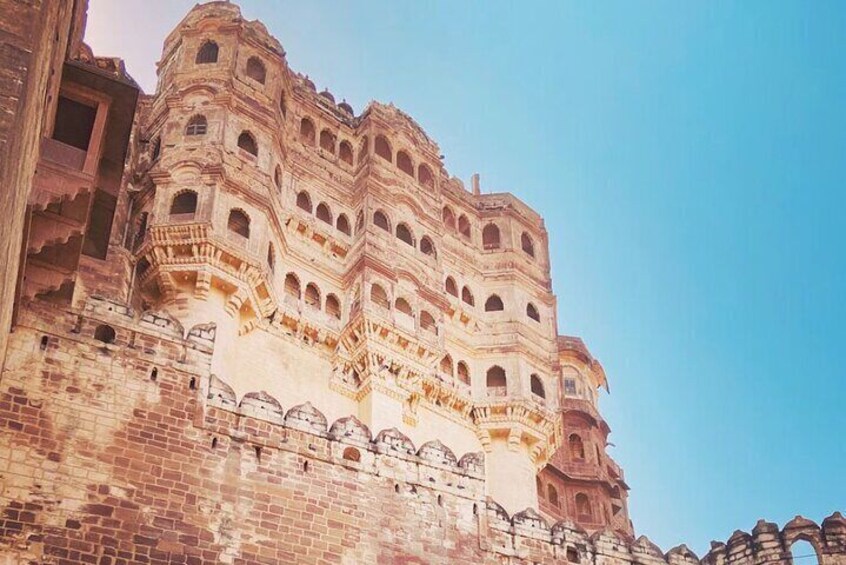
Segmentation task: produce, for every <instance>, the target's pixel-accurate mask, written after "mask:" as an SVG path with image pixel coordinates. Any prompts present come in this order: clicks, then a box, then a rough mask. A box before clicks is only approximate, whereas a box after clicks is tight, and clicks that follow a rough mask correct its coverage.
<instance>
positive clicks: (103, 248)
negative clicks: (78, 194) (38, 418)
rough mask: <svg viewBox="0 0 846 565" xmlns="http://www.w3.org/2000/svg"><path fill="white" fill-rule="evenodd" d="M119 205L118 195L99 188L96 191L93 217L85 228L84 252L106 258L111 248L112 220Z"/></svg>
mask: <svg viewBox="0 0 846 565" xmlns="http://www.w3.org/2000/svg"><path fill="white" fill-rule="evenodd" d="M116 207H117V197H115V196H112V195H111V194H109V193H108V192H106V191H104V190H100V189H99V188H98V189H97V191H96V192H95V193H94V203H93V204H92V205H91V217H90V218H89V219H88V227H87V229H86V230H85V243H84V244H83V245H82V252H83V253H84V254H85V255H88V256H89V257H94V258H95V259H105V258H106V253H107V252H108V250H109V236H110V235H111V232H112V220H113V219H114V215H115V208H116Z"/></svg>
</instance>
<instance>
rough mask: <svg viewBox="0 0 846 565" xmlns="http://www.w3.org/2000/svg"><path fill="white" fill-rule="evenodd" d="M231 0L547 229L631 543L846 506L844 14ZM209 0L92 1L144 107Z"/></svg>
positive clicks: (766, 5) (567, 325)
mask: <svg viewBox="0 0 846 565" xmlns="http://www.w3.org/2000/svg"><path fill="white" fill-rule="evenodd" d="M240 4H241V6H242V9H243V12H244V14H245V16H246V17H248V18H251V19H252V18H258V19H261V20H262V21H263V22H265V24H266V25H267V27H268V29H269V30H270V31H271V32H272V33H273V34H274V35H275V36H276V37H277V38H278V39H279V40H280V41H281V42H282V44H283V45H284V47H285V49H286V50H287V52H288V60H289V62H290V64H291V66H292V67H293V68H294V69H296V70H298V71H301V72H303V73H306V74H308V75H310V77H311V78H312V80H314V82H315V83H316V84H317V86H318V88H319V89H322V88H323V87H325V86H328V87H329V89H330V90H331V91H332V92H333V93H334V94H335V96H336V98H337V99H338V100H340V99H342V98H346V99H347V101H349V102H350V103H351V104H352V105H353V107H354V108H355V109H356V110H357V111H359V110H361V109H362V108H363V107H364V106H365V105H366V103H367V102H368V101H369V100H371V99H378V100H381V101H386V102H394V103H395V104H396V105H397V106H399V107H400V108H402V109H404V110H405V111H407V112H408V113H409V114H411V115H412V116H413V117H414V118H415V119H417V121H418V122H419V123H420V124H421V125H422V126H423V127H424V128H425V129H426V131H427V132H428V133H429V134H430V136H432V137H433V138H434V139H435V140H437V142H438V143H439V144H440V147H441V150H442V152H443V153H444V154H445V156H446V164H447V167H448V169H449V170H450V172H451V173H452V174H454V175H456V176H459V177H461V178H463V179H465V182H467V180H468V179H469V177H470V175H471V174H472V173H474V172H479V173H481V175H482V187H483V190H485V191H503V190H507V191H511V192H513V193H515V194H516V195H518V196H519V197H520V198H522V199H523V200H525V201H526V202H527V203H529V204H530V205H532V206H533V207H534V208H536V209H537V210H538V211H540V213H541V214H542V215H543V216H544V217H545V219H546V223H547V228H548V230H549V235H550V248H551V253H552V264H553V277H554V287H555V292H556V294H557V296H558V301H559V326H560V331H561V332H562V333H567V334H575V335H580V336H583V337H584V339H585V340H586V342H587V343H588V345H589V347H590V348H591V350H592V351H593V353H594V354H595V355H596V356H597V357H598V358H599V359H600V360H601V361H602V362H603V365H604V366H605V368H606V371H607V373H608V375H609V379H610V382H611V391H612V394H611V395H610V396H608V397H606V398H603V400H602V403H603V412H604V413H605V415H606V417H607V419H608V421H609V423H610V425H611V427H612V429H613V433H612V436H611V441H612V442H614V443H615V444H616V447H612V448H610V453H612V454H613V455H614V456H615V457H616V458H617V460H618V461H619V462H620V463H621V464H622V465H623V467H624V468H625V470H626V477H627V479H628V482H629V483H630V485H631V487H632V492H631V497H630V510H631V515H632V518H633V520H634V523H635V528H636V530H637V532H638V533H639V534H640V533H643V534H646V535H648V536H649V537H650V538H651V539H653V540H654V541H655V542H656V543H658V544H659V545H661V547H663V548H664V549H665V550H667V549H669V548H670V547H672V546H674V545H676V544H678V543H682V542H685V543H688V544H689V546H690V547H692V548H693V549H694V550H695V551H697V552H698V553H699V554H700V555H702V554H703V553H704V552H705V551H706V550H707V547H708V542H709V541H710V540H712V539H717V540H725V539H727V538H728V537H729V536H730V535H731V533H732V532H733V531H734V530H735V529H745V530H747V531H748V530H750V529H751V528H752V527H753V526H754V525H755V522H756V520H757V519H758V518H759V517H765V518H767V519H768V520H772V521H776V522H778V523H779V524H784V523H785V522H786V521H788V520H789V519H791V518H792V517H793V516H794V515H796V514H804V515H805V516H807V517H809V518H811V519H814V520H816V521H820V520H822V518H823V517H825V516H827V515H829V514H831V513H832V512H833V511H834V510H838V509H839V510H846V481H845V480H844V475H846V470H844V467H846V442H844V437H843V436H844V430H846V410H844V405H846V375H844V371H843V370H842V366H841V364H840V363H841V361H842V354H841V352H842V351H844V346H843V344H844V341H846V329H845V328H846V324H844V315H846V298H844V296H846V261H845V260H844V259H846V252H844V245H846V228H844V218H846V214H844V209H846V197H845V196H844V193H846V159H844V156H846V109H844V107H845V106H844V100H846V49H844V30H846V5H845V4H843V3H838V2H827V1H820V2H815V3H800V2H795V3H792V2H778V1H768V2H764V1H757V0H756V1H752V0H750V1H746V2H736V3H729V2H724V1H714V2H669V1H667V2H664V1H657V0H656V1H651V2H616V1H604V2H577V3H575V2H574V3H566V2H552V1H551V2H548V3H544V2H534V3H520V5H519V6H518V3H516V2H469V1H468V2H445V1H444V2H388V1H374V2H355V3H354V2H340V1H336V2H329V1H325V0H321V1H314V2H301V3H293V2H270V1H258V0H250V1H246V0H245V1H243V2H241V3H240ZM192 5H193V2H184V1H175V0H174V1H171V0H168V1H167V2H165V1H163V0H121V1H120V2H115V1H109V0H91V7H90V10H89V30H88V39H89V41H90V43H91V44H92V45H93V47H94V48H95V51H96V52H97V53H98V54H102V55H122V56H124V57H125V59H126V60H127V65H128V67H129V70H130V72H131V73H132V74H133V76H135V77H136V78H137V79H138V80H139V81H140V82H142V83H143V86H144V87H145V89H146V90H147V91H148V92H149V91H152V90H153V87H154V80H155V69H154V62H155V61H156V60H158V57H159V55H160V53H161V43H162V40H163V38H164V36H165V35H166V34H167V33H168V32H169V31H170V30H171V29H172V28H173V26H175V24H176V23H177V22H178V21H179V20H180V19H181V17H182V16H183V15H184V14H185V13H186V12H187V10H188V9H189V8H190V7H191V6H192ZM139 30H143V33H139Z"/></svg>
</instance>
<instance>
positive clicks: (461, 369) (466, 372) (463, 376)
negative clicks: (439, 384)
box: [455, 361, 470, 385]
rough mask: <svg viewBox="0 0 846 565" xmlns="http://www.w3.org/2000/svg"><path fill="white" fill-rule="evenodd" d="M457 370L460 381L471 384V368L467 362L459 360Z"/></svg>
mask: <svg viewBox="0 0 846 565" xmlns="http://www.w3.org/2000/svg"><path fill="white" fill-rule="evenodd" d="M455 371H456V374H457V376H458V380H459V381H461V382H462V383H464V384H466V385H469V384H470V369H469V368H468V367H467V363H465V362H464V361H459V362H458V364H457V365H456V367H455Z"/></svg>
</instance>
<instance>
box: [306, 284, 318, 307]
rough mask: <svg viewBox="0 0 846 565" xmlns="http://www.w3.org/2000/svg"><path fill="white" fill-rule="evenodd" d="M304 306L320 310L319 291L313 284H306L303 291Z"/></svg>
mask: <svg viewBox="0 0 846 565" xmlns="http://www.w3.org/2000/svg"><path fill="white" fill-rule="evenodd" d="M305 303H306V306H311V307H312V308H317V309H318V310H319V309H320V289H319V288H317V285H316V284H314V283H308V284H307V285H306V289H305Z"/></svg>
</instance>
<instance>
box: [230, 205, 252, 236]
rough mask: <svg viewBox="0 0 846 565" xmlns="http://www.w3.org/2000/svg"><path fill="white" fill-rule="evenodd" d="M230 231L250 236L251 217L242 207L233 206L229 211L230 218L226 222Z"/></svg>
mask: <svg viewBox="0 0 846 565" xmlns="http://www.w3.org/2000/svg"><path fill="white" fill-rule="evenodd" d="M226 227H227V228H228V229H229V231H231V232H233V233H237V234H238V235H240V236H242V237H244V238H248V239H249V237H250V217H249V216H248V215H247V213H246V212H244V211H243V210H241V209H240V208H233V209H232V210H230V211H229V219H228V221H227V223H226Z"/></svg>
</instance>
